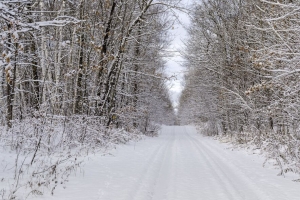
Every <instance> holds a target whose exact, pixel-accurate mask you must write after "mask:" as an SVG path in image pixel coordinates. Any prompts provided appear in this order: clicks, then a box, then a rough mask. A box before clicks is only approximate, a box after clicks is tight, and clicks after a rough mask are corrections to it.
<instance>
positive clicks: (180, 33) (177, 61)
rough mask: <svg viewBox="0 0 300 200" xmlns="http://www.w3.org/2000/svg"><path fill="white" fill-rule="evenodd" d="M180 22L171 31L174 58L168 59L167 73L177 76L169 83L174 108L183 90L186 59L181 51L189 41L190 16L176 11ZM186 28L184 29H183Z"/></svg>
mask: <svg viewBox="0 0 300 200" xmlns="http://www.w3.org/2000/svg"><path fill="white" fill-rule="evenodd" d="M190 2H191V0H182V2H181V5H183V6H186V5H188V4H189V3H190ZM175 12H176V15H177V16H178V19H179V21H180V23H179V22H177V23H175V24H174V29H172V30H170V34H171V37H172V38H173V39H174V40H173V41H172V43H171V45H170V47H169V48H168V51H172V52H174V53H173V55H174V56H173V57H170V58H167V67H166V70H165V73H166V74H167V76H175V77H176V78H172V80H170V81H168V82H167V84H168V87H169V93H170V97H171V100H172V102H173V105H174V107H176V106H177V105H178V101H179V97H180V94H181V92H182V90H183V87H184V86H183V82H184V77H183V76H184V71H185V68H184V67H182V66H181V63H182V62H183V61H184V59H183V58H182V57H181V55H180V53H179V52H180V51H182V50H183V49H184V44H183V42H185V40H186V39H187V32H186V30H185V28H184V27H186V26H188V25H189V18H188V15H187V14H185V13H184V12H181V11H175ZM183 26H184V27H183Z"/></svg>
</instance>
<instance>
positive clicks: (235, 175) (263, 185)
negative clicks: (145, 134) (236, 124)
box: [31, 126, 300, 200]
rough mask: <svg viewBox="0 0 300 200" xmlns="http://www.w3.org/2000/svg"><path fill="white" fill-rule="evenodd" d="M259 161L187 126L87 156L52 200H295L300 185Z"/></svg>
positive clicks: (166, 128) (46, 196)
mask: <svg viewBox="0 0 300 200" xmlns="http://www.w3.org/2000/svg"><path fill="white" fill-rule="evenodd" d="M263 161H264V158H263V157H262V156H258V155H249V153H247V152H246V151H243V150H239V151H236V150H232V149H231V148H228V145H226V144H220V143H219V142H218V141H215V140H213V139H212V138H208V137H203V136H201V135H199V134H197V131H196V130H195V128H194V127H190V126H182V127H179V126H172V127H167V126H164V127H163V129H162V131H161V134H160V136H159V137H157V138H147V139H145V140H143V141H140V142H137V143H134V142H132V143H129V144H127V145H124V146H119V147H118V148H117V149H116V150H114V151H112V153H111V154H110V155H106V156H101V155H95V156H91V157H90V160H89V161H88V162H86V164H85V166H84V167H83V169H84V173H83V174H80V173H78V174H77V176H73V177H72V178H70V182H69V183H68V184H67V187H66V188H65V189H64V188H63V187H59V188H58V189H57V190H56V192H55V194H54V196H50V195H45V196H42V197H40V196H39V197H31V199H47V200H51V199H55V200H77V199H78V200H83V199H88V200H96V199H97V200H98V199H99V200H150V199H152V200H199V199H203V200H219V199H220V200H226V199H228V200H234V199H236V200H259V199H261V200H296V199H297V200H298V199H299V198H300V189H299V186H300V183H298V182H293V181H291V180H292V177H290V178H289V177H286V178H283V177H282V176H276V173H277V172H278V170H276V169H272V168H263V167H262V163H263Z"/></svg>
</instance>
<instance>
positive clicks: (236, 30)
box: [0, 0, 300, 199]
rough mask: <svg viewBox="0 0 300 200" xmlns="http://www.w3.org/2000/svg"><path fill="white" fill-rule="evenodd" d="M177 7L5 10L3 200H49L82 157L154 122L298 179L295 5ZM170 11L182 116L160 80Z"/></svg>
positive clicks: (125, 1)
mask: <svg viewBox="0 0 300 200" xmlns="http://www.w3.org/2000/svg"><path fill="white" fill-rule="evenodd" d="M179 3H180V0H1V1H0V52H1V55H0V66H1V70H0V145H1V148H2V147H3V149H5V152H9V153H8V154H7V155H8V157H9V155H10V153H12V152H14V153H12V154H13V155H16V159H15V160H14V175H13V178H11V180H12V184H11V185H10V186H9V187H7V188H4V189H2V190H1V188H0V197H2V198H3V199H16V197H17V196H18V192H19V191H24V190H26V191H27V192H28V193H29V194H28V195H31V194H33V195H41V194H42V192H41V190H40V188H41V187H45V188H49V189H50V192H51V193H52V194H53V193H54V192H55V188H56V187H57V186H58V183H61V184H64V183H65V182H67V181H68V177H69V175H70V174H71V173H72V172H74V171H76V169H77V168H78V167H79V166H80V164H81V160H80V159H78V158H80V157H81V156H82V155H88V154H89V153H91V152H95V151H96V150H97V149H98V147H101V148H102V147H104V148H108V147H109V146H111V145H112V144H119V143H126V142H128V141H129V140H132V139H135V138H138V137H139V136H140V135H141V134H145V135H151V136H153V135H155V134H156V133H157V130H158V126H159V125H160V124H167V125H173V124H174V123H180V124H181V125H184V124H196V125H200V126H201V127H202V132H203V133H205V134H207V135H210V136H214V135H225V136H226V135H227V136H228V135H229V136H231V137H232V138H235V141H236V142H237V143H239V144H251V145H256V146H257V147H258V148H261V149H263V150H264V151H266V152H268V153H269V154H268V155H269V157H270V158H275V159H276V162H277V164H278V165H279V166H280V167H281V174H284V173H286V172H288V171H293V172H297V173H299V172H300V167H299V163H300V160H299V156H298V154H299V142H300V141H299V139H300V133H299V131H300V123H299V119H300V112H299V111H300V98H299V94H300V91H299V88H300V84H299V82H300V78H299V75H300V70H299V67H298V65H299V62H300V52H299V47H300V45H299V44H300V14H299V10H300V2H299V1H293V0H194V1H193V7H191V8H180V7H179V6H178V5H180V4H179ZM176 9H177V10H180V11H181V12H186V11H187V10H188V14H189V16H190V18H191V24H190V26H189V28H188V36H189V39H188V40H187V41H184V43H185V50H183V51H182V52H181V54H182V55H183V56H184V58H185V62H184V66H185V67H186V69H187V70H186V71H187V72H186V74H185V83H184V86H185V88H184V90H183V92H182V94H181V97H180V104H179V106H178V113H177V116H176V114H175V112H174V108H173V106H172V102H171V100H170V98H169V94H168V93H169V91H168V89H169V88H168V86H167V85H166V82H167V81H168V79H169V78H170V77H167V76H166V75H165V74H164V70H165V67H166V60H165V57H166V52H167V51H166V49H167V48H168V46H169V43H170V41H171V39H170V38H171V37H170V36H169V32H168V31H169V30H170V29H171V28H172V26H173V24H174V21H175V19H176V17H174V10H176ZM0 153H1V152H0ZM0 161H1V160H0ZM25 172H26V173H25ZM1 178H2V177H0V180H6V179H9V178H2V179H1ZM0 185H1V184H0ZM20 188H22V189H20Z"/></svg>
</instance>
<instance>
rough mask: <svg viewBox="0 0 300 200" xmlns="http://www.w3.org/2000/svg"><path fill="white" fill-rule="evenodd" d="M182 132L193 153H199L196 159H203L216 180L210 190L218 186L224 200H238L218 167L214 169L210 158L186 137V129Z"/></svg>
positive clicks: (214, 166)
mask: <svg viewBox="0 0 300 200" xmlns="http://www.w3.org/2000/svg"><path fill="white" fill-rule="evenodd" d="M184 131H185V134H184V135H185V136H186V137H187V138H189V139H188V140H189V142H190V143H191V146H192V147H193V149H195V151H197V152H198V153H199V157H198V158H197V159H201V158H203V159H204V161H205V163H204V164H206V165H208V166H209V168H210V170H211V171H212V176H214V177H215V178H217V179H214V180H213V181H214V185H213V186H212V187H211V188H214V187H215V186H216V185H218V186H219V188H221V189H222V190H223V194H225V195H226V197H224V198H226V199H228V200H233V199H237V200H239V198H236V196H239V195H238V194H237V193H236V190H235V188H234V187H233V186H232V185H231V184H230V183H228V182H226V181H225V179H224V174H222V173H221V172H220V169H219V168H218V167H216V165H215V164H214V163H213V162H211V161H210V157H209V156H207V154H205V153H204V152H203V150H202V149H200V148H199V147H198V144H197V143H195V141H194V140H193V138H192V137H191V136H190V135H188V133H187V131H186V129H185V130H184ZM199 170H201V169H199ZM222 200H223V199H222Z"/></svg>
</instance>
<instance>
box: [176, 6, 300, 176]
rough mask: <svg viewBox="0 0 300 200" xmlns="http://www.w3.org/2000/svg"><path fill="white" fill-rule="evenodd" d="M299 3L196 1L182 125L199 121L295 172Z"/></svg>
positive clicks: (208, 131) (299, 135)
mask: <svg viewBox="0 0 300 200" xmlns="http://www.w3.org/2000/svg"><path fill="white" fill-rule="evenodd" d="M299 9H300V2H299V1H293V0H227V1H223V0H203V1H198V4H197V5H195V6H194V8H193V9H192V13H191V20H192V21H191V25H190V28H189V30H188V32H189V40H188V41H187V42H186V52H185V58H186V60H187V62H186V67H187V68H188V73H187V74H186V81H185V89H184V91H183V93H182V96H181V98H180V108H179V118H180V121H181V123H182V124H186V123H198V124H202V125H203V124H205V127H206V128H205V130H203V131H204V132H203V133H205V134H207V135H227V136H230V137H232V138H235V139H236V142H237V143H239V144H250V145H255V146H256V148H259V149H263V150H265V151H267V152H268V157H269V158H272V159H275V160H276V162H277V164H278V166H280V168H281V174H284V173H285V172H288V171H293V172H299V169H300V168H299V163H300V160H299V144H300V140H299V139H300V132H299V131H300V127H299V126H300V122H299V120H300V98H299V94H300V90H299V88H300V87H299V86H300V84H299V83H300V77H299V76H300V73H299V72H300V70H299V62H300V57H299V55H300V49H299V45H300V13H299Z"/></svg>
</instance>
